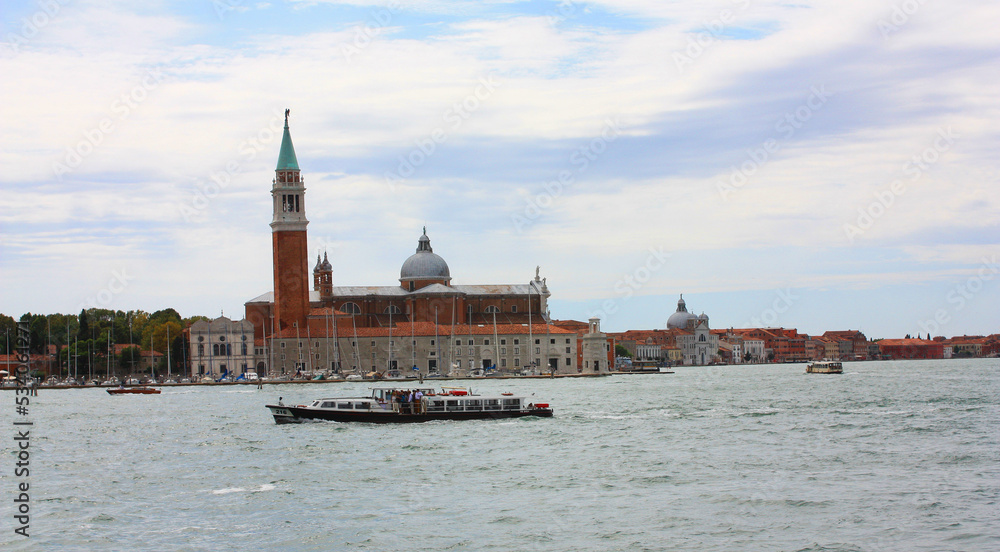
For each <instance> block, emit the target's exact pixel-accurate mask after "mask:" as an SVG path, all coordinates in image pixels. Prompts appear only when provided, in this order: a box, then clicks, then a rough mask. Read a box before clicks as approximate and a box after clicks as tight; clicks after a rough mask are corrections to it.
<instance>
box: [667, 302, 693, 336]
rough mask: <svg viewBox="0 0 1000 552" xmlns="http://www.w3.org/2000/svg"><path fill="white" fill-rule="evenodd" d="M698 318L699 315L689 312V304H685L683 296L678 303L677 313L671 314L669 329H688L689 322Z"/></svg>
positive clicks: (668, 322) (668, 321) (668, 320)
mask: <svg viewBox="0 0 1000 552" xmlns="http://www.w3.org/2000/svg"><path fill="white" fill-rule="evenodd" d="M697 318H698V316H697V315H694V314H691V313H690V312H688V310H687V304H686V303H684V295H683V294H682V295H681V298H680V300H679V301H677V312H675V313H673V314H671V315H670V318H668V319H667V329H668V330H671V329H674V328H687V323H688V320H692V319H697Z"/></svg>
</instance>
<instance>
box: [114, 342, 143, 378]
mask: <svg viewBox="0 0 1000 552" xmlns="http://www.w3.org/2000/svg"><path fill="white" fill-rule="evenodd" d="M141 362H142V351H140V350H139V348H138V347H125V348H123V349H122V352H121V353H119V354H118V367H119V368H121V369H122V370H124V371H125V373H126V374H136V373H138V372H139V369H140V363H141Z"/></svg>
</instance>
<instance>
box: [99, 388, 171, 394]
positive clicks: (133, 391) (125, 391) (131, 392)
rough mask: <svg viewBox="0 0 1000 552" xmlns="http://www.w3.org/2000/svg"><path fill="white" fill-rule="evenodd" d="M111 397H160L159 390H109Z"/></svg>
mask: <svg viewBox="0 0 1000 552" xmlns="http://www.w3.org/2000/svg"><path fill="white" fill-rule="evenodd" d="M108 394H109V395H159V394H160V390H159V389H108Z"/></svg>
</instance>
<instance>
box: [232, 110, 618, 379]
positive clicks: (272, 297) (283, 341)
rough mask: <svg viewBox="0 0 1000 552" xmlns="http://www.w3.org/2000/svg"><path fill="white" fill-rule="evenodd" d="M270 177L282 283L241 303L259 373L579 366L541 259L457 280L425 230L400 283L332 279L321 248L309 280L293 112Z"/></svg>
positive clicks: (561, 369) (275, 256) (572, 369)
mask: <svg viewBox="0 0 1000 552" xmlns="http://www.w3.org/2000/svg"><path fill="white" fill-rule="evenodd" d="M271 184H272V185H271V196H272V211H273V213H272V215H273V216H272V220H271V248H272V262H273V272H274V274H273V277H274V289H273V290H272V291H270V292H267V293H264V294H262V295H260V296H258V297H256V298H254V299H251V300H250V301H248V302H247V303H246V304H245V308H246V316H245V318H246V319H247V320H248V321H249V322H250V324H252V325H253V333H254V351H255V353H256V355H257V356H256V365H255V368H256V369H257V372H258V373H260V374H262V375H263V374H288V373H296V372H299V371H303V372H308V371H332V372H339V373H345V374H346V373H359V374H368V373H371V372H377V373H380V374H384V375H390V376H393V375H397V373H398V374H399V375H407V374H418V373H419V374H420V375H424V376H427V375H434V374H441V375H458V376H464V375H477V374H485V373H489V372H492V371H497V372H499V373H519V374H520V373H536V374H541V373H546V374H547V373H549V372H552V371H555V372H556V373H577V372H578V366H579V365H578V363H577V350H576V348H577V339H576V333H575V332H573V331H570V330H566V329H563V328H560V327H558V326H555V325H553V324H552V323H551V320H550V316H549V311H548V299H549V297H550V295H551V294H550V292H549V288H548V285H547V283H546V281H545V279H544V278H542V277H541V276H540V274H539V269H538V268H536V269H535V275H534V278H530V277H529V278H526V280H527V281H526V282H525V283H517V284H473V285H468V284H456V283H454V282H453V281H452V276H451V270H450V268H449V267H448V263H447V262H446V261H445V260H444V258H442V257H441V256H440V255H438V254H437V253H435V252H434V249H433V247H432V246H431V240H430V237H429V236H428V234H427V229H426V228H424V229H423V233H422V234H421V235H420V236H419V237H418V239H417V247H416V250H415V252H414V253H413V254H412V255H410V256H409V257H408V258H407V259H405V260H403V263H402V265H401V267H400V271H399V278H398V283H393V284H390V285H372V286H337V285H334V282H335V279H336V278H335V276H337V274H336V273H337V271H336V270H335V269H334V265H333V263H331V261H330V259H329V257H328V256H327V254H325V253H324V254H323V255H322V257H320V256H317V257H316V263H315V265H314V266H313V268H312V285H311V286H310V282H309V276H310V271H309V264H310V263H309V258H308V247H307V242H308V236H307V231H306V227H307V226H308V224H309V221H308V219H307V218H306V195H305V192H306V188H305V179H304V178H303V177H302V174H301V171H300V169H299V164H298V160H297V158H296V156H295V149H294V147H293V145H292V137H291V134H290V132H289V128H288V111H287V110H286V112H285V127H284V132H283V134H282V138H281V147H280V151H279V153H278V164H277V167H276V168H275V176H274V179H273V180H272V183H271ZM334 262H337V260H336V259H335V260H334ZM340 263H343V266H350V265H351V264H354V263H352V262H349V261H348V260H346V259H343V260H340ZM338 264H339V263H338ZM339 277H341V278H342V277H343V273H341V275H339ZM595 354H596V353H595ZM602 358H603V357H602ZM586 360H587V361H588V363H587V365H588V366H595V367H597V366H600V363H597V362H595V360H596V358H595V359H590V358H589V357H588V358H587V359H586ZM606 364H607V363H606V362H605V363H604V365H605V366H604V369H605V370H606V369H607V366H606Z"/></svg>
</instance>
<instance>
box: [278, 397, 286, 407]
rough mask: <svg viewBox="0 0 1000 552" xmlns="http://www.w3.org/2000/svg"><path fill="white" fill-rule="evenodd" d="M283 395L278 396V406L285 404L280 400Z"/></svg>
mask: <svg viewBox="0 0 1000 552" xmlns="http://www.w3.org/2000/svg"><path fill="white" fill-rule="evenodd" d="M283 398H284V397H278V406H285V403H283V402H281V399H283Z"/></svg>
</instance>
